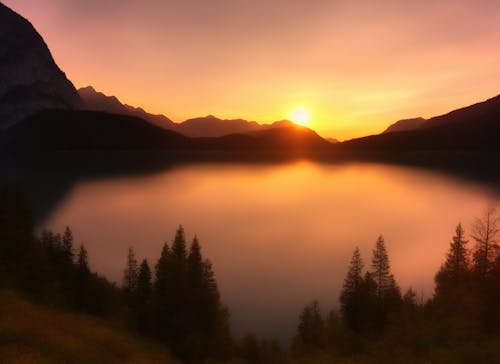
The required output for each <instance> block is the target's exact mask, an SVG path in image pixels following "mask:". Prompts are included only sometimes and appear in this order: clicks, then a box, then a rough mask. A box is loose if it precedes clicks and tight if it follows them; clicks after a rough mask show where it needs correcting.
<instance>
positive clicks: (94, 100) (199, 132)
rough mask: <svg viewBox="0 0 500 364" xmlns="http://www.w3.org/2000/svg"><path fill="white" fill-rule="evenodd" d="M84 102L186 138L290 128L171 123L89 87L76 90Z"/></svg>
mask: <svg viewBox="0 0 500 364" xmlns="http://www.w3.org/2000/svg"><path fill="white" fill-rule="evenodd" d="M78 93H79V95H80V97H81V98H82V100H83V102H84V108H85V109H86V110H89V111H103V112H107V113H112V114H120V115H130V116H136V117H139V118H141V119H144V120H146V121H148V122H150V123H151V124H153V125H155V126H158V127H160V128H164V129H169V130H173V131H176V132H178V133H181V134H183V135H185V136H188V137H193V138H198V137H213V138H217V137H222V136H225V135H231V134H246V133H252V132H255V131H263V130H268V129H275V128H282V127H290V126H294V125H295V124H293V123H292V122H291V121H289V120H280V121H275V122H273V123H270V124H258V123H257V122H255V121H247V120H244V119H220V118H218V117H215V116H213V115H208V116H204V117H197V118H192V119H188V120H185V121H183V122H181V123H175V122H173V121H172V120H170V119H169V118H167V117H166V116H164V115H153V114H150V113H148V112H146V111H144V110H143V109H142V108H139V107H137V108H136V107H133V106H130V105H126V104H123V103H121V102H120V100H119V99H118V98H117V97H116V96H107V95H105V94H104V93H102V92H99V91H96V90H95V89H94V88H93V87H92V86H87V87H83V88H80V89H79V90H78Z"/></svg>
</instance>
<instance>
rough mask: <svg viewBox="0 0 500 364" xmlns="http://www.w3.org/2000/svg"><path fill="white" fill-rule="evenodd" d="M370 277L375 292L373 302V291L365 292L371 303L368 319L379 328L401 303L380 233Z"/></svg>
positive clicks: (374, 251) (399, 293)
mask: <svg viewBox="0 0 500 364" xmlns="http://www.w3.org/2000/svg"><path fill="white" fill-rule="evenodd" d="M370 278H371V279H372V280H373V283H374V285H373V288H374V294H375V300H374V302H373V299H372V295H373V293H370V290H369V289H368V290H367V291H366V292H365V293H367V297H366V301H367V302H372V303H373V306H371V307H370V309H369V311H371V312H370V313H371V320H370V321H372V323H373V324H374V325H375V327H377V328H381V327H383V326H385V325H386V324H387V319H388V316H389V314H390V313H391V312H394V311H396V310H397V308H398V306H399V304H400V303H401V292H400V289H399V287H398V285H397V284H396V281H395V279H394V276H393V275H392V274H391V268H390V264H389V256H388V254H387V249H386V247H385V241H384V237H383V236H382V235H380V236H379V237H378V239H377V241H376V243H375V249H374V250H373V256H372V262H371V272H370ZM365 282H368V280H365ZM368 288H369V287H368Z"/></svg>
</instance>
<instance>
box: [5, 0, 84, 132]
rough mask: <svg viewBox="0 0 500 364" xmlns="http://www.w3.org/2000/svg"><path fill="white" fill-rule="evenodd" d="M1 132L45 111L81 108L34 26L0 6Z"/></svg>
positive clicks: (71, 88) (74, 91)
mask: <svg viewBox="0 0 500 364" xmlns="http://www.w3.org/2000/svg"><path fill="white" fill-rule="evenodd" d="M0 80H1V82H0V129H1V128H6V127H9V126H10V125H13V124H15V123H16V122H18V121H20V120H22V119H24V118H25V117H27V116H29V115H32V114H34V113H36V112H39V111H42V110H46V109H74V108H77V107H79V106H80V105H81V100H80V97H79V96H78V93H77V92H76V89H75V87H74V86H73V84H72V83H71V82H70V81H69V80H68V79H67V78H66V76H65V74H64V73H63V72H62V71H61V70H60V69H59V67H58V66H57V65H56V63H55V62H54V59H53V58H52V55H51V54H50V51H49V49H48V47H47V45H46V44H45V42H44V41H43V39H42V37H41V36H40V34H38V33H37V31H36V30H35V28H34V27H33V26H32V25H31V23H30V22H29V21H28V20H26V19H25V18H23V17H22V16H20V15H19V14H17V13H15V12H14V11H12V10H11V9H9V8H8V7H7V6H5V5H3V4H2V3H0Z"/></svg>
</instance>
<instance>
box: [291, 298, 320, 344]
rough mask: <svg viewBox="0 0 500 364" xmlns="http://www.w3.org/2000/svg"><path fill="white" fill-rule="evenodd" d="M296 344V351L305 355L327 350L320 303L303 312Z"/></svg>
mask: <svg viewBox="0 0 500 364" xmlns="http://www.w3.org/2000/svg"><path fill="white" fill-rule="evenodd" d="M294 344H295V347H296V350H298V351H300V352H303V353H310V352H313V351H316V350H322V349H324V348H325V328H324V322H323V319H322V318H321V312H320V308H319V303H318V301H313V302H311V304H309V305H307V306H306V307H304V309H303V310H302V313H301V314H300V316H299V326H298V329H297V336H296V338H295V343H294Z"/></svg>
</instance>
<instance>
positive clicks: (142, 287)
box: [137, 259, 153, 301]
mask: <svg viewBox="0 0 500 364" xmlns="http://www.w3.org/2000/svg"><path fill="white" fill-rule="evenodd" d="M152 290H153V286H152V282H151V269H150V268H149V264H148V261H147V260H146V259H144V260H143V261H142V263H141V267H140V269H139V276H138V277H137V295H138V296H139V297H140V298H141V300H142V301H147V300H148V299H149V298H150V297H151V292H152Z"/></svg>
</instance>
